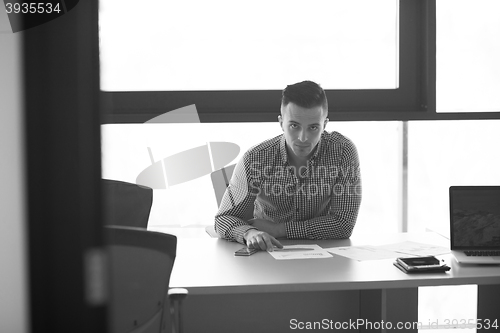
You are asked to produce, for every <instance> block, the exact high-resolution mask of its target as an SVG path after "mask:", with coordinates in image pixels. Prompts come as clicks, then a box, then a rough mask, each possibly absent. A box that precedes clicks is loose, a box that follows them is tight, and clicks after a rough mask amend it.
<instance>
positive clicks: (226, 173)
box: [205, 164, 253, 237]
mask: <svg viewBox="0 0 500 333" xmlns="http://www.w3.org/2000/svg"><path fill="white" fill-rule="evenodd" d="M235 166H236V164H231V165H228V166H227V167H225V168H222V169H220V170H217V171H214V172H212V174H211V175H210V177H211V178H212V186H213V188H214V192H215V199H216V200H217V206H218V207H220V203H221V202H222V197H223V196H224V193H225V192H226V188H227V187H228V186H229V181H230V180H231V177H232V176H233V172H234V168H235ZM251 218H253V207H252V208H250V209H249V210H248V211H247V212H246V213H245V219H247V220H248V219H251ZM205 231H206V232H207V233H208V234H209V235H210V236H211V237H218V234H217V233H216V232H215V230H214V227H213V226H212V225H211V226H208V227H206V228H205Z"/></svg>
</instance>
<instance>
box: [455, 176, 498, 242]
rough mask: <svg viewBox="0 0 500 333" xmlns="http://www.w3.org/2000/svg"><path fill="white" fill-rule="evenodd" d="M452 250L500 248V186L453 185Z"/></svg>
mask: <svg viewBox="0 0 500 333" xmlns="http://www.w3.org/2000/svg"><path fill="white" fill-rule="evenodd" d="M450 222H451V225H450V233H451V248H452V249H453V250H460V249H469V248H471V249H472V248H482V249H500V186H451V187H450Z"/></svg>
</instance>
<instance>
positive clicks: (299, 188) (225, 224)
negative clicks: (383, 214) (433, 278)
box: [215, 131, 361, 243]
mask: <svg viewBox="0 0 500 333" xmlns="http://www.w3.org/2000/svg"><path fill="white" fill-rule="evenodd" d="M297 174H299V175H300V176H299V177H297ZM360 203H361V176H360V170H359V159H358V153H357V150H356V147H355V146H354V144H353V143H352V142H351V141H350V140H349V139H348V138H346V137H344V136H343V135H342V134H340V133H338V132H331V133H328V132H326V131H324V132H323V133H322V134H321V139H320V141H319V142H318V145H317V146H316V148H315V151H314V154H313V156H312V157H311V158H310V159H309V160H308V162H307V166H305V167H302V168H299V169H298V170H295V168H294V167H293V166H291V165H290V164H289V163H288V158H287V150H286V143H285V137H284V135H283V134H282V135H279V136H277V137H275V138H272V139H269V140H266V141H264V142H262V143H261V144H258V145H257V146H254V147H253V148H251V149H249V150H248V151H247V152H246V153H245V154H244V155H243V157H242V158H241V160H240V161H239V162H238V164H237V165H236V167H235V170H234V173H233V176H232V178H231V181H230V183H229V186H228V187H227V189H226V192H225V193H224V197H223V198H222V202H221V204H220V207H219V211H218V213H217V215H216V216H215V230H216V231H217V233H218V234H219V235H220V236H221V237H222V238H224V239H227V240H231V241H237V242H239V243H244V239H243V235H244V234H245V232H246V231H248V230H249V229H256V228H255V227H252V226H251V225H250V224H248V223H247V222H246V221H247V220H248V219H251V218H259V219H265V220H268V221H273V222H274V223H284V224H285V229H286V236H287V238H290V239H292V238H295V239H332V238H349V237H350V236H351V233H352V230H353V228H354V225H355V223H356V218H357V216H358V211H359V206H360ZM252 210H253V216H251V213H250V214H248V213H246V212H249V211H250V212H252Z"/></svg>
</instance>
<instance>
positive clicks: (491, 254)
mask: <svg viewBox="0 0 500 333" xmlns="http://www.w3.org/2000/svg"><path fill="white" fill-rule="evenodd" d="M464 253H465V255H466V256H469V257H496V256H500V250H493V251H488V250H486V251H464Z"/></svg>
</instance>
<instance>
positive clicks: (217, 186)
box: [210, 164, 236, 206]
mask: <svg viewBox="0 0 500 333" xmlns="http://www.w3.org/2000/svg"><path fill="white" fill-rule="evenodd" d="M235 166H236V164H231V165H228V166H227V167H225V168H222V169H220V170H217V171H214V172H212V173H211V174H210V177H211V178H212V186H213V187H214V192H215V199H216V200H217V206H220V203H221V202H222V197H223V196H224V192H226V188H227V187H228V186H229V181H230V180H231V177H232V176H233V172H234V167H235Z"/></svg>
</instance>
